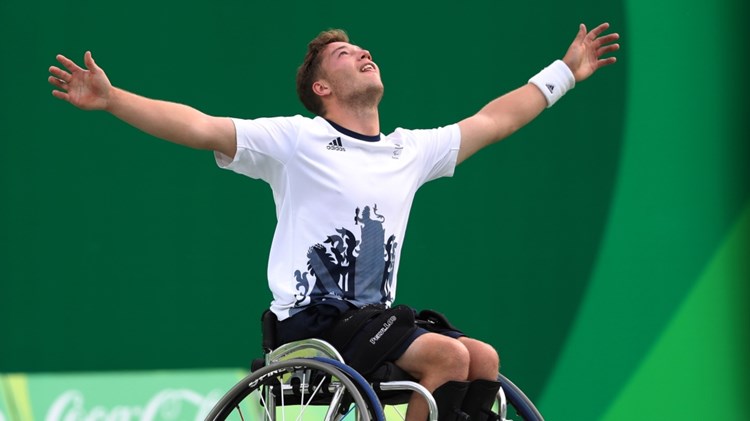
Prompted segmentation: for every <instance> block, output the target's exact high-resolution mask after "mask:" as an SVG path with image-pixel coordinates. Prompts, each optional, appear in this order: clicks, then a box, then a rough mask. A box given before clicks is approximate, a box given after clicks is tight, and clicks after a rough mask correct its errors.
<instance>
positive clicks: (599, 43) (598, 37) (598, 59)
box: [563, 23, 620, 82]
mask: <svg viewBox="0 0 750 421" xmlns="http://www.w3.org/2000/svg"><path fill="white" fill-rule="evenodd" d="M607 28H609V24H608V23H603V24H601V25H599V26H597V27H596V28H594V29H592V30H591V32H588V33H587V32H586V25H584V24H581V25H580V27H579V29H578V34H577V35H576V38H575V39H574V40H573V43H572V44H571V45H570V47H569V48H568V51H567V52H566V53H565V57H563V61H564V62H565V64H567V65H568V67H569V68H570V71H571V72H573V76H575V79H576V82H580V81H582V80H585V79H587V78H588V77H589V76H591V75H592V74H594V72H595V71H597V70H598V69H599V68H600V67H603V66H607V65H610V64H613V63H614V62H615V61H617V59H616V58H615V57H604V58H602V56H604V55H605V54H609V53H612V52H615V51H617V50H619V49H620V45H619V44H613V42H615V41H617V40H618V39H619V38H620V35H618V34H616V33H615V34H607V35H603V36H602V33H603V32H604V31H606V30H607Z"/></svg>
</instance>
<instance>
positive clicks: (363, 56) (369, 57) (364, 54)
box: [359, 50, 372, 60]
mask: <svg viewBox="0 0 750 421" xmlns="http://www.w3.org/2000/svg"><path fill="white" fill-rule="evenodd" d="M359 59H360V60H364V59H367V60H372V55H371V54H370V52H369V51H367V50H362V51H361V52H360V55H359Z"/></svg>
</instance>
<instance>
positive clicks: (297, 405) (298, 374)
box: [206, 358, 373, 421]
mask: <svg viewBox="0 0 750 421" xmlns="http://www.w3.org/2000/svg"><path fill="white" fill-rule="evenodd" d="M368 402H369V400H368V399H367V398H365V397H363V395H362V393H361V392H360V390H359V388H358V387H357V385H356V384H355V383H354V382H353V381H352V380H351V379H350V378H349V376H348V375H346V374H344V373H343V372H342V371H341V370H339V369H338V368H336V367H334V366H333V365H331V364H329V363H327V362H323V361H317V360H313V359H310V358H297V359H291V360H286V361H280V362H277V363H273V364H271V365H268V366H265V367H263V368H261V369H259V370H256V371H254V372H252V373H250V374H249V375H248V376H247V377H245V378H244V379H242V380H241V381H240V382H239V383H237V384H236V385H235V386H234V387H233V388H232V389H231V390H230V391H229V392H227V394H226V395H224V396H223V397H222V398H221V399H220V400H219V402H217V404H216V405H215V406H214V408H213V409H212V410H211V412H210V413H209V414H208V416H207V417H206V421H220V420H222V421H223V420H244V419H265V420H276V419H280V420H284V419H286V420H303V419H320V420H362V421H371V420H372V419H373V417H372V415H371V413H370V409H371V408H369V405H368Z"/></svg>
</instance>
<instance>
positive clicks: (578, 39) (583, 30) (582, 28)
mask: <svg viewBox="0 0 750 421" xmlns="http://www.w3.org/2000/svg"><path fill="white" fill-rule="evenodd" d="M585 37H586V24H583V23H582V24H580V25H579V26H578V34H576V39H575V42H576V43H580V42H583V39H584V38H585Z"/></svg>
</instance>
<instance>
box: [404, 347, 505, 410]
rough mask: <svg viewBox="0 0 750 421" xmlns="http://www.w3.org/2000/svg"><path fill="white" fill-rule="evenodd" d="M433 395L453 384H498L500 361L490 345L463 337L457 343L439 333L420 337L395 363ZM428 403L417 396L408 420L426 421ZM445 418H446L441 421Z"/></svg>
mask: <svg viewBox="0 0 750 421" xmlns="http://www.w3.org/2000/svg"><path fill="white" fill-rule="evenodd" d="M396 365H398V366H399V367H401V368H402V369H404V370H406V371H407V372H408V373H409V374H411V375H412V376H414V377H415V378H418V379H420V381H419V383H420V384H421V385H422V386H424V387H425V388H426V389H427V390H429V391H430V392H434V391H435V389H437V388H438V387H440V386H442V385H443V384H445V383H447V382H450V381H467V380H477V379H483V380H493V381H494V380H497V373H498V367H499V357H498V355H497V352H496V351H495V350H494V348H492V347H491V346H490V345H488V344H485V343H484V342H480V341H477V340H476V339H470V338H466V337H461V338H459V339H458V340H456V339H453V338H451V337H448V336H444V335H440V334H437V333H426V334H424V335H422V336H419V337H418V338H417V339H416V340H415V341H414V342H413V343H412V344H411V345H410V346H409V348H407V349H406V352H404V354H403V355H402V356H401V357H400V358H399V359H398V360H396ZM427 413H428V408H427V403H426V402H425V401H424V399H422V397H421V396H419V395H417V394H414V395H413V396H412V398H411V400H410V401H409V407H408V410H407V413H406V414H407V415H406V419H407V420H410V421H411V420H415V421H424V420H425V419H427ZM441 418H443V417H441Z"/></svg>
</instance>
